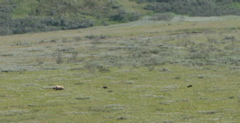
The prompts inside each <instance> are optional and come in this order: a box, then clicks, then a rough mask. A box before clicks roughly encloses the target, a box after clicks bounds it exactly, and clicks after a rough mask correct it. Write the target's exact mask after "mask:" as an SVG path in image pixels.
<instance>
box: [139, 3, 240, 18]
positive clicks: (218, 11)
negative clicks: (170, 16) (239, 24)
mask: <svg viewBox="0 0 240 123" xmlns="http://www.w3.org/2000/svg"><path fill="white" fill-rule="evenodd" d="M141 1H142V2H149V1H143V0H141ZM232 4H233V3H232V2H225V1H219V2H216V1H214V0H199V1H194V0H192V1H189V0H177V1H176V0H167V1H165V0H156V1H151V2H149V3H148V5H147V6H146V7H145V9H147V10H152V11H154V12H160V13H163V12H174V13H176V14H184V15H191V16H214V15H215V16H219V15H227V14H234V15H239V14H240V12H239V9H237V8H233V7H232Z"/></svg>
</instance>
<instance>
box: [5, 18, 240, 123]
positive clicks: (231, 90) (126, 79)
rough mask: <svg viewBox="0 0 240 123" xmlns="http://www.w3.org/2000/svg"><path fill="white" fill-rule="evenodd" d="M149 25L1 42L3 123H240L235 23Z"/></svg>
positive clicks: (193, 20) (192, 20)
mask: <svg viewBox="0 0 240 123" xmlns="http://www.w3.org/2000/svg"><path fill="white" fill-rule="evenodd" d="M149 18H150V17H146V18H143V19H142V20H139V21H136V22H131V23H127V24H118V25H112V26H101V27H93V28H87V29H80V30H69V31H56V32H47V33H32V34H23V35H10V36H1V37H0V78H1V79H0V83H1V86H0V90H1V91H0V97H1V98H0V103H1V105H0V120H1V122H4V123H8V122H20V123H38V122H39V123H49V122H52V123H55V122H56V123H57V122H60V123H67V122H72V123H75V122H76V123H77V122H86V123H95V122H99V123H106V122H112V123H113V122H114V123H115V122H126V123H139V122H146V123H148V122H150V123H213V122H218V123H219V122H220V123H237V122H240V93H239V92H240V91H239V88H240V83H239V80H240V78H239V75H240V67H239V65H240V56H239V53H240V47H239V46H240V40H239V39H240V36H239V33H240V23H239V21H240V17H236V16H224V17H201V18H198V17H184V18H182V17H180V16H176V17H174V18H173V19H172V20H171V21H153V20H149ZM55 85H63V86H64V87H65V88H66V89H65V90H64V91H55V90H52V89H49V88H50V87H53V86H55ZM190 85H191V86H192V87H190ZM188 86H189V87H188ZM103 87H105V88H103Z"/></svg>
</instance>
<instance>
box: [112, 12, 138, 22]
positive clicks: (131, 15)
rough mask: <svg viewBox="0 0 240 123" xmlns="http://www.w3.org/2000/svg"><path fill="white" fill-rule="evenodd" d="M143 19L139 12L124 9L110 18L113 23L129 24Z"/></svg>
mask: <svg viewBox="0 0 240 123" xmlns="http://www.w3.org/2000/svg"><path fill="white" fill-rule="evenodd" d="M140 17H141V14H140V13H137V12H127V11H126V10H123V9H118V12H117V13H116V14H114V15H112V16H111V17H110V20H111V21H118V22H128V21H135V20H138V19H139V18H140Z"/></svg>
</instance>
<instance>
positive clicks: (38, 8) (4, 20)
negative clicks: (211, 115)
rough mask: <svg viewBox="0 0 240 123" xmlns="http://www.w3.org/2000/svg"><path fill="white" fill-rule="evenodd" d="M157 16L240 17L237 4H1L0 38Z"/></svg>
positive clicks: (65, 0) (32, 0)
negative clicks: (170, 14)
mask: <svg viewBox="0 0 240 123" xmlns="http://www.w3.org/2000/svg"><path fill="white" fill-rule="evenodd" d="M152 12H157V13H165V12H172V13H175V14H184V15H191V16H215V15H227V14H234V15H239V1H237V0H192V1H189V0H169V1H166V0H24V1H20V0H0V18H1V20H0V35H7V34H20V33H27V32H42V31H52V30H66V29H79V28H86V27H91V26H94V25H109V24H113V23H119V22H128V21H135V20H138V19H139V18H140V17H141V16H143V15H146V14H149V13H152Z"/></svg>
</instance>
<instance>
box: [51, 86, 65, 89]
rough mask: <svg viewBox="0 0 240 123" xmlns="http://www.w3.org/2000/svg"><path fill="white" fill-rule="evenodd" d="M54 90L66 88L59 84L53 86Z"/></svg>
mask: <svg viewBox="0 0 240 123" xmlns="http://www.w3.org/2000/svg"><path fill="white" fill-rule="evenodd" d="M53 90H64V87H63V86H60V85H57V86H54V87H53Z"/></svg>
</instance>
